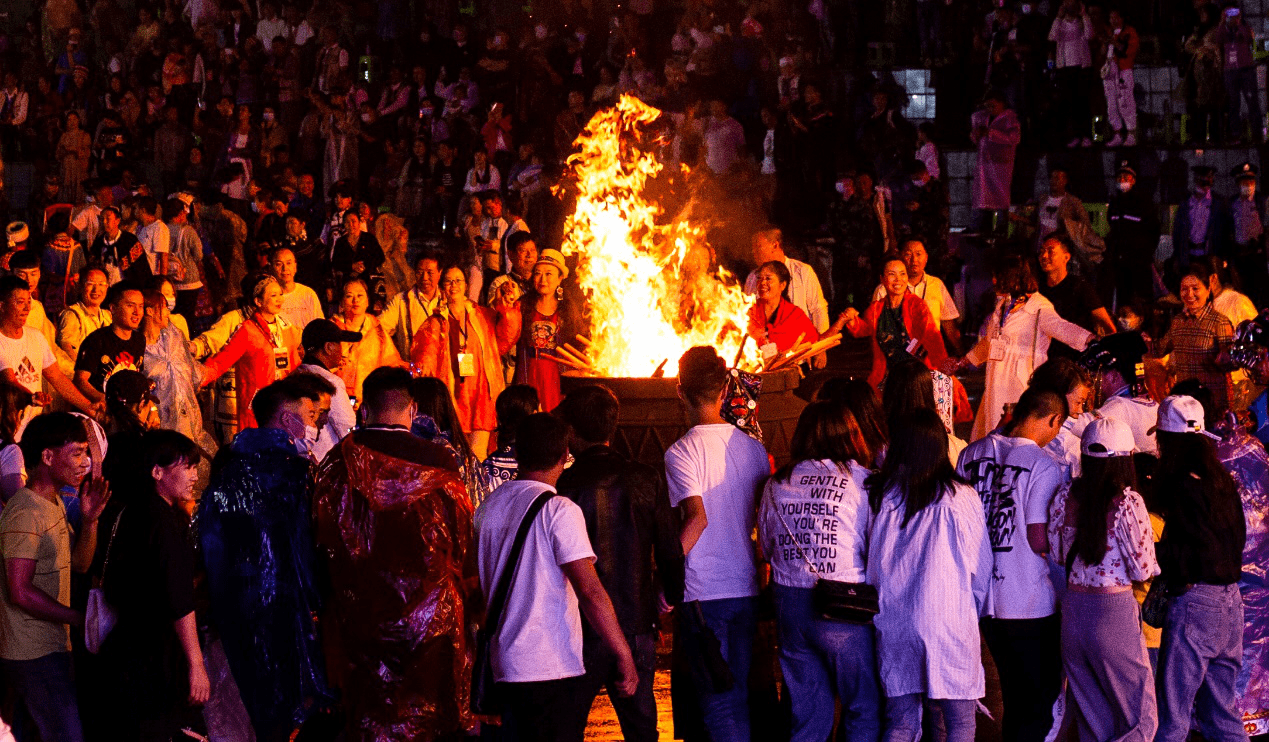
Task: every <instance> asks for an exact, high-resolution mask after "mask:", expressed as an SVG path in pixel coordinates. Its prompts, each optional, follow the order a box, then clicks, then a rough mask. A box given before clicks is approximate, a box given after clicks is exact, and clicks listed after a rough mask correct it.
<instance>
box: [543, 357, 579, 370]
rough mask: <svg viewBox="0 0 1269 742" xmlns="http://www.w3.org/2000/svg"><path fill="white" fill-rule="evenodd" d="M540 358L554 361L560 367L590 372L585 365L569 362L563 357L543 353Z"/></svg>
mask: <svg viewBox="0 0 1269 742" xmlns="http://www.w3.org/2000/svg"><path fill="white" fill-rule="evenodd" d="M542 357H543V358H547V359H550V360H552V361H555V362H556V363H558V364H560V365H561V366H568V367H569V368H574V369H577V370H578V371H590V370H591V368H590V366H586V365H583V364H581V363H578V362H577V361H574V360H570V359H568V358H565V357H564V356H562V355H551V354H550V353H543V354H542Z"/></svg>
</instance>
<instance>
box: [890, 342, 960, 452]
mask: <svg viewBox="0 0 1269 742" xmlns="http://www.w3.org/2000/svg"><path fill="white" fill-rule="evenodd" d="M888 371H889V372H888V373H887V374H886V379H885V384H884V386H883V387H882V390H881V407H882V409H883V410H885V413H886V420H887V421H891V422H893V421H894V420H897V419H899V418H901V417H903V416H904V415H907V414H910V413H912V412H914V411H916V410H934V411H935V412H937V413H938V415H939V419H940V420H942V421H943V428H944V429H945V430H947V444H948V449H947V455H948V458H949V459H951V461H952V464H953V465H955V463H956V460H957V459H958V458H959V457H960V455H961V451H964V450H965V441H963V440H961V439H960V438H957V437H956V435H955V434H954V433H953V432H952V430H953V422H952V419H953V413H952V400H951V399H946V400H945V402H946V409H940V408H939V405H938V399H937V398H936V396H935V394H934V377H933V375H932V373H933V372H931V371H930V369H929V368H927V367H926V366H925V364H923V363H921V362H920V361H918V360H916V359H915V358H912V357H911V356H908V357H906V358H895V359H894V360H892V361H891V363H890V365H889V366H888Z"/></svg>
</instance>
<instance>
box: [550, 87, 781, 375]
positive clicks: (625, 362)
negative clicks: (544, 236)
mask: <svg viewBox="0 0 1269 742" xmlns="http://www.w3.org/2000/svg"><path fill="white" fill-rule="evenodd" d="M660 116H661V111H659V110H657V109H656V108H653V107H652V106H649V105H647V104H646V103H644V102H642V101H640V100H639V99H638V98H634V97H632V96H629V95H623V96H622V97H621V99H620V100H619V101H618V102H617V104H616V105H615V106H613V107H612V108H607V109H604V110H601V111H600V112H598V113H596V114H595V116H594V117H593V118H592V119H591V120H590V122H589V123H588V124H587V125H586V128H585V130H584V131H583V132H582V134H581V135H580V136H579V137H578V138H577V141H576V142H575V143H574V147H575V149H576V151H575V153H574V154H573V155H572V156H570V157H569V158H568V165H569V167H570V168H571V171H572V172H571V174H572V178H573V181H574V188H575V191H576V198H577V205H576V208H575V209H574V211H573V213H572V215H571V216H569V217H568V219H567V220H566V222H565V225H564V244H563V246H562V247H563V252H564V254H565V255H567V256H570V257H574V258H576V260H577V267H576V277H577V282H578V285H579V286H580V288H581V290H582V292H583V293H584V294H585V296H586V299H587V302H588V304H589V306H590V316H591V335H590V337H589V338H583V337H579V338H577V344H569V345H568V346H566V347H565V346H563V345H562V346H561V347H562V348H563V351H562V353H561V355H564V356H565V357H566V358H567V359H568V360H569V364H568V365H570V366H573V367H574V368H577V369H578V370H580V371H584V372H585V373H590V374H595V375H599V376H616V377H649V376H658V375H665V376H676V375H677V374H678V359H679V356H681V355H682V354H683V352H684V351H686V350H687V349H688V348H691V347H693V346H697V345H709V346H713V347H714V348H715V349H717V351H718V353H719V354H720V355H721V356H722V357H723V358H725V359H727V361H728V363H734V365H736V366H738V367H739V368H741V369H745V370H751V371H756V370H758V369H759V368H760V366H761V357H760V355H759V351H758V348H757V347H756V346H755V344H754V343H753V342H752V341H748V342H747V341H746V338H745V330H746V327H747V326H748V314H747V313H748V310H749V307H750V305H751V304H752V299H751V298H750V297H748V296H746V295H745V293H744V290H743V288H742V287H741V285H740V283H739V281H737V280H736V277H735V276H733V275H732V274H731V273H729V272H728V271H727V270H726V269H724V268H721V267H712V266H711V263H712V262H713V261H712V260H711V258H710V255H711V253H710V251H709V249H708V243H707V242H706V237H705V225H702V224H699V223H696V222H695V221H694V220H693V218H692V217H691V209H690V207H689V208H684V209H682V210H680V211H679V212H677V213H676V214H674V215H668V214H666V213H665V212H664V210H663V209H662V207H661V205H660V204H659V203H657V202H656V201H655V199H651V198H650V197H649V196H648V195H647V191H648V190H649V188H648V187H649V185H650V181H653V180H654V179H656V178H657V176H658V175H660V174H661V172H662V169H663V165H662V163H661V162H660V160H659V159H658V158H657V156H656V154H655V152H654V149H655V147H656V141H657V139H656V136H655V132H654V129H655V124H656V121H657V119H658V117H660Z"/></svg>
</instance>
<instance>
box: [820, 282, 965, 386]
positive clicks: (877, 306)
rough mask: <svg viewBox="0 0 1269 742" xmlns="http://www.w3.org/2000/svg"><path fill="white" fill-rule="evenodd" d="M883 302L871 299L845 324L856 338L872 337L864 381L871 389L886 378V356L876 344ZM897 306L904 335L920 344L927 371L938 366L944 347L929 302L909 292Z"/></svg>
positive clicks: (943, 358)
mask: <svg viewBox="0 0 1269 742" xmlns="http://www.w3.org/2000/svg"><path fill="white" fill-rule="evenodd" d="M887 301H889V297H882V298H881V300H880V301H874V302H873V303H872V304H871V305H869V307H868V308H867V309H865V310H864V313H863V314H861V315H860V316H859V317H857V318H855V321H853V322H851V323H849V324H847V325H846V327H845V330H846V332H848V333H850V334H851V335H854V336H855V337H857V338H862V337H871V338H872V372H871V373H869V374H868V383H869V384H872V386H873V388H874V389H876V388H877V387H878V386H879V385H880V384H881V380H882V379H884V378H886V356H885V354H884V353H882V352H881V346H880V345H879V344H878V343H877V321H878V319H880V318H881V311H882V309H883V308H884V307H885V302H887ZM900 309H901V310H902V313H903V326H904V327H905V328H907V330H908V337H911V338H914V339H916V340H917V342H919V343H921V347H922V348H925V352H926V356H925V365H926V366H929V367H930V370H936V369H938V367H939V365H940V364H941V363H943V361H945V360H947V349H946V348H944V347H943V335H942V333H940V332H939V330H938V328H937V327H935V326H934V317H933V316H932V315H931V314H930V307H929V305H928V304H926V303H925V300H924V299H922V298H921V297H919V296H917V295H916V294H914V293H912V292H911V291H909V292H907V293H906V294H904V295H903V304H902V306H901V307H900Z"/></svg>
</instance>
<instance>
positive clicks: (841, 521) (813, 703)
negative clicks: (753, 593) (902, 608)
mask: <svg viewBox="0 0 1269 742" xmlns="http://www.w3.org/2000/svg"><path fill="white" fill-rule="evenodd" d="M791 454H792V456H791V461H790V463H788V464H786V465H785V466H784V467H782V468H781V469H780V470H779V471H777V472H776V473H775V476H773V477H772V478H771V479H769V480H768V481H767V485H766V488H765V490H764V491H763V495H762V503H761V505H760V506H759V510H758V541H759V544H760V545H761V547H762V552H763V554H765V555H766V557H767V561H769V562H770V563H771V571H772V579H773V582H774V583H775V584H774V585H773V591H774V594H775V603H776V623H777V625H778V626H779V632H780V669H781V670H782V671H783V672H784V679H785V682H786V683H787V684H788V687H789V699H790V700H791V701H792V704H793V733H792V736H791V737H790V741H791V742H823V740H825V739H828V737H829V736H830V735H831V734H832V732H833V716H834V711H835V709H836V703H835V701H837V700H840V701H841V704H842V710H843V713H842V723H843V725H844V726H845V727H846V737H847V738H848V739H851V740H876V739H877V733H878V732H879V731H880V725H881V721H880V718H879V716H878V713H877V711H878V708H879V707H880V700H881V699H880V696H879V693H878V689H877V673H876V660H875V653H874V648H873V629H872V627H871V626H867V625H860V624H853V623H845V622H842V621H830V620H827V619H824V618H822V617H821V616H820V615H819V613H818V612H817V611H816V610H815V608H814V600H813V598H812V591H813V588H814V587H815V583H816V582H817V581H818V580H821V579H824V580H833V581H835V582H847V583H861V582H863V581H864V557H865V552H866V551H867V550H868V527H869V521H870V513H869V509H868V501H867V499H866V498H865V497H864V494H863V489H862V485H863V482H864V479H865V478H866V477H867V476H868V470H867V469H865V468H864V465H863V464H864V462H867V461H868V460H869V455H868V445H867V443H866V442H865V441H864V437H863V433H862V432H861V431H860V429H859V425H858V424H857V423H856V422H855V416H854V415H852V414H851V412H850V410H848V409H846V408H845V407H843V406H841V405H836V404H833V403H831V402H814V403H812V404H810V405H808V406H807V407H806V409H804V410H802V415H801V416H800V417H799V418H798V424H797V428H796V429H795V430H794V432H793V440H792V443H791Z"/></svg>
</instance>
